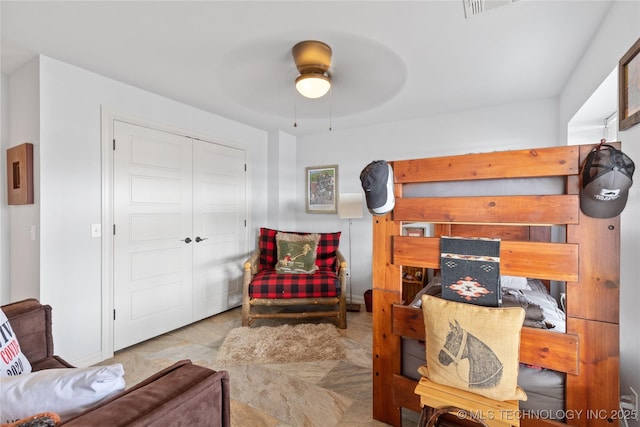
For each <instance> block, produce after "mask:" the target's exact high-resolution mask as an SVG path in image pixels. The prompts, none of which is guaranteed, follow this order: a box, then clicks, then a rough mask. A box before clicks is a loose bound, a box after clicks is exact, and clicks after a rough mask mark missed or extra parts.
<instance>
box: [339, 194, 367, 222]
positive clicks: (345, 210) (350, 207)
mask: <svg viewBox="0 0 640 427" xmlns="http://www.w3.org/2000/svg"><path fill="white" fill-rule="evenodd" d="M338 216H339V217H340V218H342V219H351V218H362V193H341V194H340V197H339V198H338Z"/></svg>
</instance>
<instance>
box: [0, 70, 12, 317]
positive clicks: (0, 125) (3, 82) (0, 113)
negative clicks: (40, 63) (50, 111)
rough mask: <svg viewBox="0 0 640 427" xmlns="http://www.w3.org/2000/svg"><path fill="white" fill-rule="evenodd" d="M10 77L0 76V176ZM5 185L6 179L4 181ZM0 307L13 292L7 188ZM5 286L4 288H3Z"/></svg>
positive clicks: (1, 208)
mask: <svg viewBox="0 0 640 427" xmlns="http://www.w3.org/2000/svg"><path fill="white" fill-rule="evenodd" d="M8 94H9V77H8V76H6V75H4V74H2V75H0V101H1V103H0V151H1V152H2V156H1V158H0V176H2V177H4V176H6V175H5V174H6V173H7V169H6V165H7V148H9V127H8V126H7V123H9V95H8ZM2 182H3V184H4V182H5V181H4V179H3V181H2ZM0 200H2V202H1V203H0V305H3V304H5V303H7V302H9V300H10V297H11V290H10V288H9V284H10V283H11V276H10V274H9V273H10V263H9V254H10V253H11V252H10V250H9V205H7V204H6V203H5V200H7V186H6V185H1V186H0ZM3 284H4V286H3Z"/></svg>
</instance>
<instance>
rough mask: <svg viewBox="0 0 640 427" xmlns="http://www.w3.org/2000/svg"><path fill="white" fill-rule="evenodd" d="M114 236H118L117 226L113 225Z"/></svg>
mask: <svg viewBox="0 0 640 427" xmlns="http://www.w3.org/2000/svg"><path fill="white" fill-rule="evenodd" d="M113 235H114V236H115V235H116V225H115V224H113Z"/></svg>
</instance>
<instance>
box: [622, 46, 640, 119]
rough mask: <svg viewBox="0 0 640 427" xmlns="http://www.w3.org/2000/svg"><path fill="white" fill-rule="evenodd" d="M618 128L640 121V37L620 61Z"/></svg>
mask: <svg viewBox="0 0 640 427" xmlns="http://www.w3.org/2000/svg"><path fill="white" fill-rule="evenodd" d="M618 103H619V106H618V129H619V130H625V129H629V128H630V127H631V126H633V125H635V124H638V123H640V39H638V40H637V41H636V42H635V43H634V44H633V46H631V49H629V50H628V51H627V53H625V54H624V56H623V57H622V58H621V59H620V62H619V63H618Z"/></svg>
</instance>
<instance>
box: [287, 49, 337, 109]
mask: <svg viewBox="0 0 640 427" xmlns="http://www.w3.org/2000/svg"><path fill="white" fill-rule="evenodd" d="M291 53H292V54H293V60H294V62H295V64H296V68H297V69H298V72H299V73H300V75H299V76H298V78H296V89H297V90H298V92H299V93H300V95H302V96H305V97H307V98H320V97H322V96H324V95H325V94H326V93H327V92H329V89H330V88H331V78H330V77H329V74H328V72H329V67H331V53H332V52H331V47H330V46H329V45H328V44H326V43H323V42H321V41H318V40H305V41H302V42H299V43H297V44H296V45H295V46H293V49H291Z"/></svg>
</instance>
